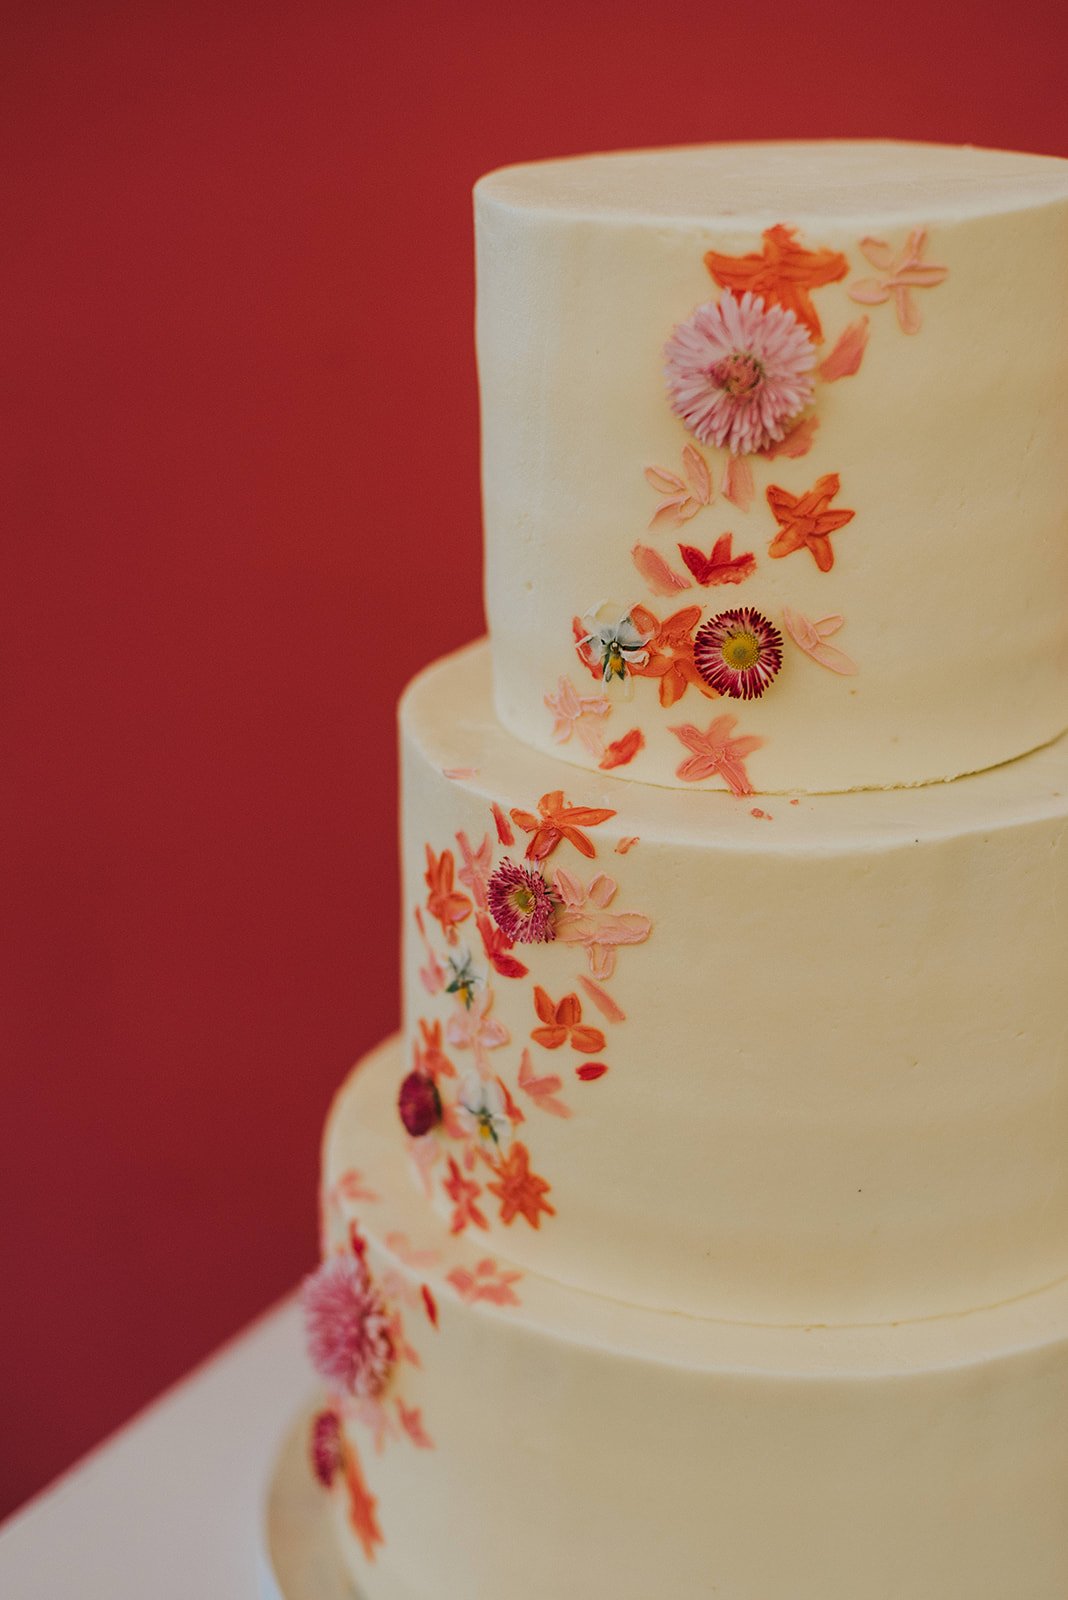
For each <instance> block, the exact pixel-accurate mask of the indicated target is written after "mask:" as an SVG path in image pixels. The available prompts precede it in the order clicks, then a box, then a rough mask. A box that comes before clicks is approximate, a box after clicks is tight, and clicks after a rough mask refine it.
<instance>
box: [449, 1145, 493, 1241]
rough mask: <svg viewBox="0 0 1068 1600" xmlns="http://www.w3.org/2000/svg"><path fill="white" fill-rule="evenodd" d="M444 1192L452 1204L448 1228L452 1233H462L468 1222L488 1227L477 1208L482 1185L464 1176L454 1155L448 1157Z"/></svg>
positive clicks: (479, 1226) (478, 1226)
mask: <svg viewBox="0 0 1068 1600" xmlns="http://www.w3.org/2000/svg"><path fill="white" fill-rule="evenodd" d="M445 1193H446V1194H447V1195H448V1197H449V1199H450V1200H451V1201H452V1204H453V1212H452V1219H451V1221H450V1223H449V1228H450V1230H451V1232H453V1233H463V1231H464V1229H465V1228H466V1227H467V1226H468V1224H469V1223H474V1225H475V1227H476V1228H488V1227H489V1223H488V1222H487V1220H486V1217H485V1215H484V1213H483V1212H482V1211H481V1210H480V1209H479V1206H478V1197H479V1195H480V1194H481V1193H482V1185H481V1184H479V1183H476V1182H475V1180H474V1179H473V1178H465V1177H464V1175H463V1173H462V1172H461V1171H460V1169H459V1167H458V1166H457V1165H456V1161H455V1159H454V1157H452V1156H450V1157H449V1176H448V1177H447V1178H446V1179H445Z"/></svg>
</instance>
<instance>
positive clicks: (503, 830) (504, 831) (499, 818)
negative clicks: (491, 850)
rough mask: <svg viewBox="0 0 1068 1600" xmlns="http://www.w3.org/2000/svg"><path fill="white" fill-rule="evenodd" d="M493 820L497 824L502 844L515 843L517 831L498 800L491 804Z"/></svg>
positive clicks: (498, 835)
mask: <svg viewBox="0 0 1068 1600" xmlns="http://www.w3.org/2000/svg"><path fill="white" fill-rule="evenodd" d="M490 810H491V811H492V812H493V820H494V822H495V823H496V824H497V838H498V840H499V841H500V843H501V844H515V832H514V830H513V828H512V824H511V823H510V822H509V821H508V818H507V817H506V816H505V814H504V812H503V811H502V810H501V808H500V806H499V805H498V804H497V802H496V800H494V801H492V802H491V804H490Z"/></svg>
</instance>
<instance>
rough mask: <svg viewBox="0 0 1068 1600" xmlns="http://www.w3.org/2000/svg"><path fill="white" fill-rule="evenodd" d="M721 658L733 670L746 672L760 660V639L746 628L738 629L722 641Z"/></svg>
mask: <svg viewBox="0 0 1068 1600" xmlns="http://www.w3.org/2000/svg"><path fill="white" fill-rule="evenodd" d="M722 654H723V659H724V661H725V662H726V664H727V666H728V667H733V669H734V671H735V672H746V671H748V669H749V668H750V667H755V666H756V664H757V662H758V661H759V660H760V640H759V639H758V638H757V636H756V634H755V633H750V632H749V630H748V629H739V631H738V632H737V633H732V634H731V635H730V636H729V637H728V638H727V639H725V640H724V641H723V645H722Z"/></svg>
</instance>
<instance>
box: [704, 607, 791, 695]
mask: <svg viewBox="0 0 1068 1600" xmlns="http://www.w3.org/2000/svg"><path fill="white" fill-rule="evenodd" d="M693 659H694V665H695V666H696V668H697V670H698V672H699V673H700V674H701V676H702V678H703V679H704V680H705V682H706V683H707V684H708V685H709V687H710V688H712V689H715V690H716V692H717V693H718V694H726V695H730V697H731V699H732V700H757V699H759V697H760V696H761V695H762V694H763V693H764V690H765V689H766V688H767V687H768V685H769V684H770V683H771V681H772V680H773V678H774V677H775V675H776V673H777V672H778V670H779V668H780V667H781V666H782V634H781V633H780V632H779V630H778V628H776V627H774V626H773V624H772V623H770V622H769V621H768V619H767V617H765V616H762V615H761V613H760V612H759V611H754V610H753V607H752V606H742V607H741V609H740V610H738V611H724V612H721V613H720V615H719V616H718V617H713V618H712V620H711V621H710V622H706V623H705V624H704V626H703V627H701V628H698V630H697V634H696V636H695V638H694V641H693Z"/></svg>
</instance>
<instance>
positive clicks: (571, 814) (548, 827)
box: [512, 789, 615, 861]
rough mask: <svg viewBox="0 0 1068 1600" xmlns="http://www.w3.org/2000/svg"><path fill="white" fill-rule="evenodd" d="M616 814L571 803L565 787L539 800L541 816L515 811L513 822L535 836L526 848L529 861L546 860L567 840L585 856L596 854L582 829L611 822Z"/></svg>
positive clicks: (532, 836) (539, 813)
mask: <svg viewBox="0 0 1068 1600" xmlns="http://www.w3.org/2000/svg"><path fill="white" fill-rule="evenodd" d="M614 816H615V812H614V811H609V810H607V809H599V808H595V807H591V806H569V805H568V804H567V801H566V800H565V799H564V791H563V790H562V789H554V790H552V792H551V793H549V794H543V795H542V797H541V799H540V800H539V801H538V815H537V816H533V815H532V814H531V813H530V812H529V811H519V810H516V809H514V808H513V810H512V821H513V822H514V823H515V825H516V827H517V828H521V829H522V831H523V832H524V833H529V834H530V835H531V839H530V843H529V844H528V845H527V850H526V854H527V859H528V861H544V860H545V859H546V857H548V856H551V855H552V853H553V851H554V850H555V849H556V848H557V846H558V845H560V844H562V843H564V842H565V841H566V842H567V843H568V844H572V845H574V847H575V849H576V850H577V851H579V853H580V854H581V855H584V856H595V855H596V854H597V851H596V850H595V849H594V846H593V843H592V841H591V840H590V839H589V838H588V837H587V835H586V834H585V833H583V832H582V829H584V828H593V827H596V826H597V824H598V823H600V822H607V821H608V819H609V818H610V817H614Z"/></svg>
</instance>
